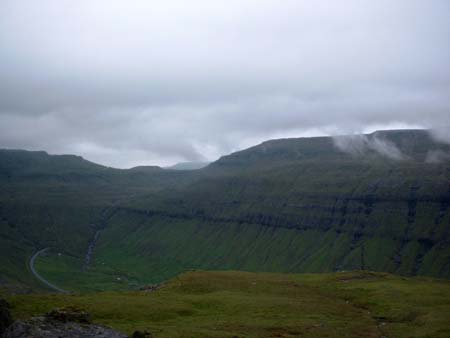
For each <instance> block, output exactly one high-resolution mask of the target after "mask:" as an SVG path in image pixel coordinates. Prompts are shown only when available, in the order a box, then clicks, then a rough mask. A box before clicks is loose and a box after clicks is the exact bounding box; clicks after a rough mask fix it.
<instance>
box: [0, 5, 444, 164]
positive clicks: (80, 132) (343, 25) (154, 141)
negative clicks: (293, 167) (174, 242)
mask: <svg viewBox="0 0 450 338" xmlns="http://www.w3.org/2000/svg"><path fill="white" fill-rule="evenodd" d="M449 13H450V1H448V0H427V1H424V0H395V1H392V0H377V1H373V0H343V1H331V0H329V1H323V0H314V1H313V0H308V1H304V0H295V1H291V0H283V1H279V0H226V1H225V0H223V1H222V0H205V1H203V0H202V1H200V0H199V1H197V0H191V1H184V0H164V1H150V0H148V1H138V0H135V1H125V0H122V1H119V0H108V1H106V0H77V1H73V0H70V1H69V0H54V1H50V0H40V1H26V0H1V1H0V148H16V149H17V148H19V149H28V150H46V151H48V152H49V153H52V154H63V153H66V154H67V153H69V154H77V155H81V156H83V157H85V158H86V159H88V160H91V161H94V162H97V163H101V164H104V165H108V166H113V167H119V168H129V167H132V166H136V165H161V166H166V165H171V164H174V163H176V162H184V161H212V160H215V159H217V158H218V157H220V156H221V155H225V154H228V153H230V152H232V151H236V150H240V149H244V148H246V147H248V146H251V145H254V144H257V143H260V142H262V141H264V140H267V139H273V138H281V137H305V136H318V135H339V134H353V133H361V132H371V131H374V130H377V129H397V128H437V127H443V126H444V127H445V126H449V125H450V20H449ZM444 137H445V135H444Z"/></svg>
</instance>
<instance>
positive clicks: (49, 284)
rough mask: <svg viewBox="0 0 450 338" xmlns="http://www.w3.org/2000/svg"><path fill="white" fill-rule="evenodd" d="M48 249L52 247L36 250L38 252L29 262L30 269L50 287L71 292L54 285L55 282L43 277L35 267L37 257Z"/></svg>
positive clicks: (62, 291)
mask: <svg viewBox="0 0 450 338" xmlns="http://www.w3.org/2000/svg"><path fill="white" fill-rule="evenodd" d="M48 250H50V248H45V249H42V250H39V251H38V252H36V253H35V254H34V255H33V256H32V257H31V258H30V263H29V264H30V270H31V272H32V273H33V275H34V276H35V277H36V278H37V279H39V280H40V281H41V282H42V283H44V284H45V285H47V286H48V287H49V288H50V289H53V290H55V291H58V292H61V293H69V292H68V291H66V290H63V289H61V288H59V287H57V286H56V285H53V284H52V283H50V282H49V281H47V280H46V279H45V278H44V277H42V276H41V275H40V274H39V273H38V272H37V271H36V269H35V268H34V262H35V261H36V258H37V257H38V256H39V255H40V254H41V253H44V252H47V251H48Z"/></svg>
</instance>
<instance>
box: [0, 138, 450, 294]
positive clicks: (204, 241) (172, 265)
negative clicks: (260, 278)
mask: <svg viewBox="0 0 450 338" xmlns="http://www.w3.org/2000/svg"><path fill="white" fill-rule="evenodd" d="M344 138H349V139H350V141H351V142H352V143H351V144H350V145H351V146H350V147H349V148H348V149H350V150H349V151H344V150H347V148H344V149H342V146H343V145H342V144H341V145H340V146H341V148H340V147H339V145H337V144H336V142H337V141H336V138H330V137H318V138H297V139H292V138H291V139H282V140H270V141H266V142H263V143H262V144H259V145H256V146H254V147H251V148H249V149H246V150H243V151H239V152H236V153H233V154H230V155H227V156H223V157H221V158H220V159H219V160H217V161H215V162H213V163H211V164H210V165H209V166H207V167H205V168H203V169H199V170H192V171H190V170H187V171H183V170H182V171H177V170H166V169H162V168H159V167H153V166H151V167H137V168H134V169H133V168H131V169H128V170H122V169H113V168H106V167H102V166H96V165H95V164H94V165H93V166H91V165H88V164H86V163H85V162H83V160H81V163H83V165H81V167H80V166H79V163H78V162H77V163H78V164H77V165H78V166H77V165H75V166H73V163H72V160H73V158H71V157H59V158H58V159H62V160H67V161H68V162H69V163H64V164H58V165H56V166H55V163H54V162H55V161H51V160H50V161H47V162H45V161H44V162H45V163H44V164H42V163H40V162H39V161H38V162H37V164H36V165H35V167H33V165H30V166H29V167H27V168H26V170H24V171H23V172H24V173H31V175H28V174H27V175H28V176H27V175H25V176H23V175H22V176H21V175H18V176H14V172H13V173H12V175H11V176H10V177H8V176H7V175H6V176H5V175H3V176H2V175H1V174H0V184H1V185H2V188H3V189H2V191H1V193H0V216H1V217H0V242H1V243H0V244H1V245H2V246H3V247H4V249H3V250H2V253H1V255H0V260H2V262H0V263H3V262H4V263H5V264H4V266H5V268H3V270H4V271H1V272H2V275H5V276H9V277H7V279H8V280H10V281H13V282H14V281H16V282H17V281H19V282H20V283H22V284H24V285H33V282H32V280H31V278H32V277H30V276H29V275H27V273H26V272H24V271H23V270H21V269H20V268H18V267H17V266H18V265H20V261H22V260H25V259H26V257H27V255H28V256H29V255H31V254H32V253H33V252H35V251H37V249H39V248H42V247H52V248H54V249H55V250H56V251H58V252H62V253H63V255H62V256H55V255H54V254H52V253H51V252H50V253H49V255H48V256H47V257H42V258H40V261H39V260H38V261H37V263H36V264H37V269H38V270H39V272H40V273H41V274H42V275H44V276H46V277H50V278H48V279H49V280H50V281H52V282H55V284H56V285H58V286H61V287H63V288H65V289H69V290H70V289H71V288H72V289H73V288H74V287H75V288H77V287H79V288H81V289H83V288H88V289H89V288H91V289H99V288H100V289H101V288H105V287H106V288H111V287H113V288H130V287H132V285H139V284H141V283H148V282H159V281H161V280H164V279H166V278H170V277H172V276H173V275H174V274H176V273H179V272H182V271H185V270H189V269H196V268H201V269H228V268H230V269H241V270H249V271H269V272H270V271H272V272H326V271H336V270H344V269H345V270H351V269H370V270H376V271H388V272H394V273H400V274H405V275H416V274H420V275H430V276H437V277H446V278H449V277H450V263H449V262H450V245H449V243H450V184H449V182H450V161H448V160H446V158H445V157H443V158H442V159H441V160H440V161H435V162H430V161H427V154H428V153H429V152H430V151H440V152H442V153H444V154H447V153H449V152H450V146H449V145H447V144H445V143H441V142H437V141H435V140H433V138H432V137H431V136H430V134H429V132H428V131H423V130H419V131H415V130H412V131H387V132H374V133H372V134H369V135H364V136H344ZM355 140H356V141H355ZM355 142H356V143H355ZM344 146H348V143H346V144H344ZM355 149H356V150H357V151H354V150H355ZM361 149H363V151H361ZM392 149H397V151H394V153H395V154H396V156H397V155H398V154H399V152H400V153H401V154H402V157H401V158H400V157H397V158H396V157H395V156H391V155H390V153H388V152H387V151H393V150H392ZM4 154H5V152H4V151H0V157H1V156H3V155H4ZM23 154H24V153H21V156H22V155H23ZM49 156H51V155H49ZM19 157H20V156H19ZM0 159H2V158H0ZM76 159H77V160H76V161H80V158H79V157H76ZM19 162H20V161H19ZM56 162H58V161H56ZM87 162H88V161H87ZM5 163H6V162H5V161H3V160H1V161H0V172H2V171H3V172H4V171H5V168H13V167H14V166H13V167H11V166H10V167H8V165H5ZM30 163H31V162H30ZM88 163H90V162H88ZM85 164H86V165H85ZM71 165H72V166H73V167H71ZM16 167H17V166H16ZM80 168H81V169H80ZM43 169H46V170H47V171H45V170H44V171H42V170H43ZM8 170H10V169H8ZM21 170H22V169H21ZM36 170H37V171H36ZM39 170H40V171H39ZM10 171H11V170H10ZM19 172H20V170H19ZM36 172H39V175H37V174H36ZM16 174H17V173H16ZM106 211H107V212H106ZM97 233H98V234H99V235H98V236H99V237H98V241H97V240H96V241H95V243H96V244H95V248H94V249H93V261H92V264H91V267H90V268H89V269H88V271H85V272H82V273H80V270H81V269H82V266H83V264H84V263H83V260H84V259H83V258H84V255H85V251H86V250H87V248H88V247H89V245H90V244H89V243H91V242H92V238H94V236H97ZM67 241H69V244H65V243H66V242H67ZM56 251H55V252H56ZM10 252H13V255H12V256H13V258H14V259H13V260H9V261H7V260H5V259H7V258H8V255H9V253H10ZM61 257H62V258H61ZM39 262H41V263H39ZM63 266H64V268H62V267H63ZM108 271H109V272H108ZM112 271H115V272H114V273H115V274H117V275H118V277H117V278H120V280H121V281H127V282H121V283H118V282H117V280H116V281H115V282H114V281H113V280H111V279H110V278H111V277H110V275H111V272H112ZM74 281H76V285H74V284H73V283H75V282H74ZM77 285H78V286H77ZM34 286H35V287H36V285H34Z"/></svg>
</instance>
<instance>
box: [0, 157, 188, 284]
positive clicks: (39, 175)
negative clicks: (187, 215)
mask: <svg viewBox="0 0 450 338" xmlns="http://www.w3.org/2000/svg"><path fill="white" fill-rule="evenodd" d="M189 179H190V176H188V175H184V176H182V175H179V174H178V173H177V172H169V171H166V170H163V169H161V168H158V167H138V168H133V169H130V170H118V169H112V168H107V167H103V166H100V165H97V164H94V163H91V162H89V161H86V160H84V159H82V158H81V157H78V156H71V155H61V156H52V155H48V154H47V153H45V152H28V151H20V150H0V187H1V189H0V285H1V284H5V283H8V284H9V283H14V284H17V283H20V284H22V285H25V286H26V285H32V286H37V285H36V283H34V278H33V277H32V276H31V275H30V273H29V271H28V268H27V261H28V258H29V257H30V256H31V255H32V254H33V252H35V251H37V250H38V249H42V248H44V247H52V248H57V249H58V250H59V251H63V252H64V253H65V254H66V255H68V256H71V257H79V258H84V256H85V254H86V251H87V248H88V246H89V243H90V242H91V241H92V238H93V237H94V236H95V233H96V232H97V231H98V230H99V229H101V228H103V227H104V225H105V220H106V218H107V217H108V216H109V213H110V212H113V210H112V207H113V206H115V205H117V204H118V203H119V202H120V201H123V200H127V199H129V198H131V197H133V196H135V197H136V196H140V195H142V194H147V193H149V192H151V191H158V190H160V189H162V188H167V187H171V186H173V185H177V186H182V185H183V182H184V181H186V180H189Z"/></svg>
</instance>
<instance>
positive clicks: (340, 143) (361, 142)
mask: <svg viewBox="0 0 450 338" xmlns="http://www.w3.org/2000/svg"><path fill="white" fill-rule="evenodd" d="M333 141H334V145H335V146H336V147H337V148H338V149H339V150H341V151H343V152H345V153H349V154H351V155H355V156H362V155H365V154H367V153H368V152H369V151H375V152H377V153H378V154H380V155H382V156H384V157H387V158H389V159H392V160H397V161H400V160H406V159H407V157H406V156H405V155H404V154H402V152H401V151H400V150H399V149H398V148H397V147H396V146H395V145H394V144H393V143H391V142H389V141H387V140H382V139H380V138H378V137H377V136H376V135H374V136H371V137H367V136H366V135H344V136H336V137H333Z"/></svg>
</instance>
